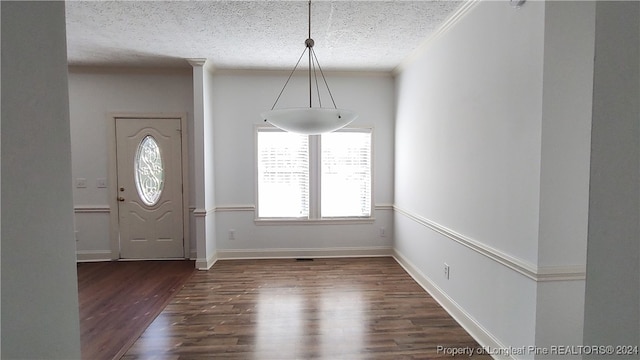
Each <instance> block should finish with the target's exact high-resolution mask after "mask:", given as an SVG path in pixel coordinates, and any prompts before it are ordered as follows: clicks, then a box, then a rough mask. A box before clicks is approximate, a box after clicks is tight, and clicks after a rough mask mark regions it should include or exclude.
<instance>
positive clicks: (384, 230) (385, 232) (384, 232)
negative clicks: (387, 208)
mask: <svg viewBox="0 0 640 360" xmlns="http://www.w3.org/2000/svg"><path fill="white" fill-rule="evenodd" d="M386 236H387V229H385V228H383V227H381V228H380V237H386Z"/></svg>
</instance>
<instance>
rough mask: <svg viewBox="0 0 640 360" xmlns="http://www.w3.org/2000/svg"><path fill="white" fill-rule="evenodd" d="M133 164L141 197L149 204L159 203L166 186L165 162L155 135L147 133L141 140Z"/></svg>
mask: <svg viewBox="0 0 640 360" xmlns="http://www.w3.org/2000/svg"><path fill="white" fill-rule="evenodd" d="M133 166H134V167H135V169H134V172H135V182H136V189H137V190H138V195H139V196H140V199H141V200H142V202H143V203H144V204H145V205H147V206H153V205H155V204H157V203H158V200H159V199H160V195H162V189H163V188H164V164H163V163H162V154H161V153H160V147H159V146H158V143H157V142H156V140H155V139H154V138H153V136H151V135H147V136H145V137H144V138H143V139H142V141H140V144H139V145H138V150H137V151H136V157H135V159H134V163H133Z"/></svg>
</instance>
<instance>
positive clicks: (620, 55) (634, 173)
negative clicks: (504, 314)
mask: <svg viewBox="0 0 640 360" xmlns="http://www.w3.org/2000/svg"><path fill="white" fill-rule="evenodd" d="M639 19H640V3H638V2H635V1H633V2H631V1H630V2H598V4H597V6H596V44H595V47H596V60H595V71H594V90H593V122H592V124H593V127H592V132H591V184H590V193H589V196H590V200H589V235H588V243H587V282H586V297H585V326H584V343H585V344H586V345H617V344H620V345H640V314H639V310H640V308H639V304H640V301H639V296H640V267H639V265H640V260H639V255H640V240H639V239H640V168H639V166H640V110H639V103H640V76H639V73H640V56H639V53H640V52H639V47H640V20H639ZM595 357H596V358H601V356H595ZM637 357H638V355H637V354H636V355H634V356H629V357H628V358H633V359H637ZM615 358H616V359H621V358H625V357H615Z"/></svg>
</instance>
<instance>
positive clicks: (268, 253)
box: [218, 247, 393, 260]
mask: <svg viewBox="0 0 640 360" xmlns="http://www.w3.org/2000/svg"><path fill="white" fill-rule="evenodd" d="M392 254H393V249H392V248H389V247H364V248H323V249H233V250H218V259H220V260H223V259H225V260H230V259H279V258H285V259H287V258H331V257H377V256H391V255H392Z"/></svg>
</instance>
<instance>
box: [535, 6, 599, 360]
mask: <svg viewBox="0 0 640 360" xmlns="http://www.w3.org/2000/svg"><path fill="white" fill-rule="evenodd" d="M594 36H595V2H591V1H589V2H572V1H552V2H547V3H546V5H545V29H544V39H545V44H544V71H543V72H544V74H543V100H542V103H543V104H542V106H543V112H542V137H541V145H540V148H541V159H540V160H541V166H540V218H539V240H538V271H545V270H547V269H556V270H558V269H567V270H570V269H573V270H575V271H579V272H582V273H584V271H585V264H586V254H587V231H588V220H589V215H588V212H589V166H590V165H589V162H590V151H591V117H592V115H591V103H592V97H593V95H592V93H593V58H594ZM552 271H553V270H552ZM583 308H584V279H583V278H580V279H573V280H564V281H554V282H544V283H542V282H541V283H539V284H538V288H537V306H536V345H537V346H540V347H550V346H552V345H557V344H558V341H559V339H562V341H563V344H567V345H569V344H574V345H579V344H582V328H583V318H584V315H583V314H582V313H583ZM551 358H553V357H551Z"/></svg>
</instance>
